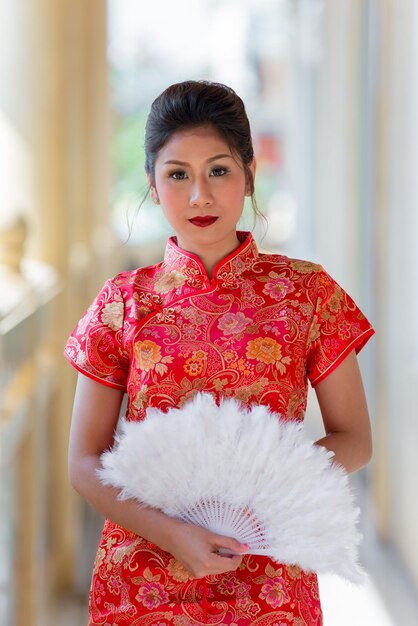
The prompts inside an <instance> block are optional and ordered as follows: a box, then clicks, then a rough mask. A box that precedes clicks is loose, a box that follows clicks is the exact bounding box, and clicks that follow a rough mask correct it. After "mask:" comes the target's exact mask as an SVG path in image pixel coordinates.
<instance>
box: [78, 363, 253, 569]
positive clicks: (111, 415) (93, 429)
mask: <svg viewBox="0 0 418 626" xmlns="http://www.w3.org/2000/svg"><path fill="white" fill-rule="evenodd" d="M122 398H123V392H122V391H118V390H115V389H113V388H110V387H107V386H105V385H102V384H100V383H97V382H95V381H94V380H91V379H90V378H88V377H86V376H84V375H82V374H79V377H78V382H77V389H76V394H75V400H74V409H73V415H72V420H71V431H70V444H69V455H68V461H69V477H70V481H71V484H72V486H73V487H74V489H75V490H76V491H78V493H79V494H80V495H81V496H83V498H85V500H87V502H89V503H90V504H91V505H92V506H93V507H94V508H95V509H96V510H97V511H99V512H100V513H101V514H102V515H104V516H105V517H108V518H109V519H111V520H112V521H114V522H116V523H117V524H119V525H121V526H123V527H124V528H127V529H129V530H131V531H133V532H135V533H137V534H138V535H141V537H144V538H146V539H148V540H149V541H151V542H152V543H155V544H156V545H158V546H159V547H160V548H162V549H163V550H166V551H167V552H170V553H171V554H172V555H173V556H174V557H175V558H176V559H177V560H179V561H181V562H182V563H183V565H184V566H185V567H186V569H188V571H189V572H190V573H191V574H192V575H194V576H195V577H196V578H200V577H202V576H205V575H208V574H219V573H222V572H226V571H230V570H234V569H236V568H237V567H238V566H239V564H240V562H241V557H240V556H231V557H229V556H225V555H222V556H221V555H218V554H216V551H217V550H218V549H220V548H226V549H229V550H232V551H234V552H235V553H238V552H239V553H240V554H241V553H243V552H244V551H245V550H244V549H243V547H242V546H241V544H240V543H239V542H238V541H236V540H235V539H232V538H228V537H222V536H220V535H217V534H215V533H211V532H210V531H207V530H206V529H203V528H199V527H197V526H193V525H190V524H185V523H184V522H181V521H179V520H175V519H173V518H171V517H169V516H167V515H165V514H164V513H162V512H161V511H158V510H155V509H152V508H150V507H145V506H142V505H139V504H138V503H137V502H136V501H135V500H123V501H121V500H118V493H119V492H118V490H117V489H114V488H113V487H108V486H104V485H103V484H102V483H101V481H100V479H99V478H98V476H97V469H98V468H99V467H100V455H101V454H102V452H104V451H105V450H106V449H108V448H109V447H111V446H112V444H113V440H114V434H115V429H116V425H117V421H118V418H119V412H120V407H121V403H122ZM138 462H140V459H138Z"/></svg>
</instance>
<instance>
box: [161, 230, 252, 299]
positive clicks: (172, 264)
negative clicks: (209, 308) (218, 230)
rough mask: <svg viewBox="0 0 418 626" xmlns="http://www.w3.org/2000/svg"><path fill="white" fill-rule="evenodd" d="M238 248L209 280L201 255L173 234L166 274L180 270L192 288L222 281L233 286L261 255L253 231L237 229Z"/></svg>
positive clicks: (169, 243) (167, 248)
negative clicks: (181, 245) (183, 246)
mask: <svg viewBox="0 0 418 626" xmlns="http://www.w3.org/2000/svg"><path fill="white" fill-rule="evenodd" d="M237 237H238V240H239V241H240V242H241V243H240V245H239V246H238V248H236V249H235V250H233V252H231V253H230V254H228V255H227V256H226V257H225V258H223V259H222V260H221V261H219V263H218V264H217V265H216V266H215V268H214V270H213V276H212V279H211V280H209V278H208V275H207V273H206V270H205V268H204V266H203V264H202V262H201V260H200V259H199V257H198V256H196V255H195V254H193V253H192V252H187V250H183V248H180V247H179V246H178V244H177V238H176V237H174V236H173V237H170V238H169V240H168V242H167V246H166V249H165V254H164V262H163V266H164V270H163V271H164V273H167V272H169V273H170V274H171V275H173V274H174V273H179V274H181V275H182V276H184V282H185V283H186V284H187V286H189V287H193V288H203V287H205V286H210V285H216V284H221V285H223V286H232V283H235V282H236V281H237V279H238V278H239V276H240V275H241V274H242V273H243V272H244V271H245V270H248V269H249V268H250V267H251V266H252V265H253V263H254V262H255V260H256V259H257V257H258V249H257V244H256V243H255V241H254V238H253V236H252V234H251V233H250V232H245V231H237Z"/></svg>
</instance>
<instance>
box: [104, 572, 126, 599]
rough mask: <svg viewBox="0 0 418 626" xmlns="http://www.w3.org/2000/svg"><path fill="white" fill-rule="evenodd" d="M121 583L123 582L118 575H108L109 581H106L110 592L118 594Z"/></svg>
mask: <svg viewBox="0 0 418 626" xmlns="http://www.w3.org/2000/svg"><path fill="white" fill-rule="evenodd" d="M122 585H123V582H122V579H121V577H120V576H110V578H109V582H108V583H107V588H108V589H109V591H110V593H113V594H114V595H119V594H120V590H121V587H122Z"/></svg>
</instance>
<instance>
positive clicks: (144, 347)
mask: <svg viewBox="0 0 418 626" xmlns="http://www.w3.org/2000/svg"><path fill="white" fill-rule="evenodd" d="M134 354H135V360H136V363H137V365H138V368H139V369H141V370H144V371H145V372H148V371H149V370H152V369H153V368H154V367H155V365H156V364H157V363H159V362H160V361H161V350H160V347H159V346H158V345H157V344H156V343H155V342H154V341H150V340H149V339H146V340H145V341H137V342H136V344H135V345H134Z"/></svg>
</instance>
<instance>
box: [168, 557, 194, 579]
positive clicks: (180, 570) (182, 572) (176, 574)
mask: <svg viewBox="0 0 418 626" xmlns="http://www.w3.org/2000/svg"><path fill="white" fill-rule="evenodd" d="M167 570H168V573H169V575H170V576H171V578H173V579H174V580H176V581H177V582H179V583H185V582H187V581H188V580H191V579H192V578H193V576H192V575H191V574H190V572H188V571H187V569H186V568H185V567H184V566H183V565H182V564H181V563H180V562H179V561H177V559H170V562H169V564H168V565H167Z"/></svg>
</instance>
